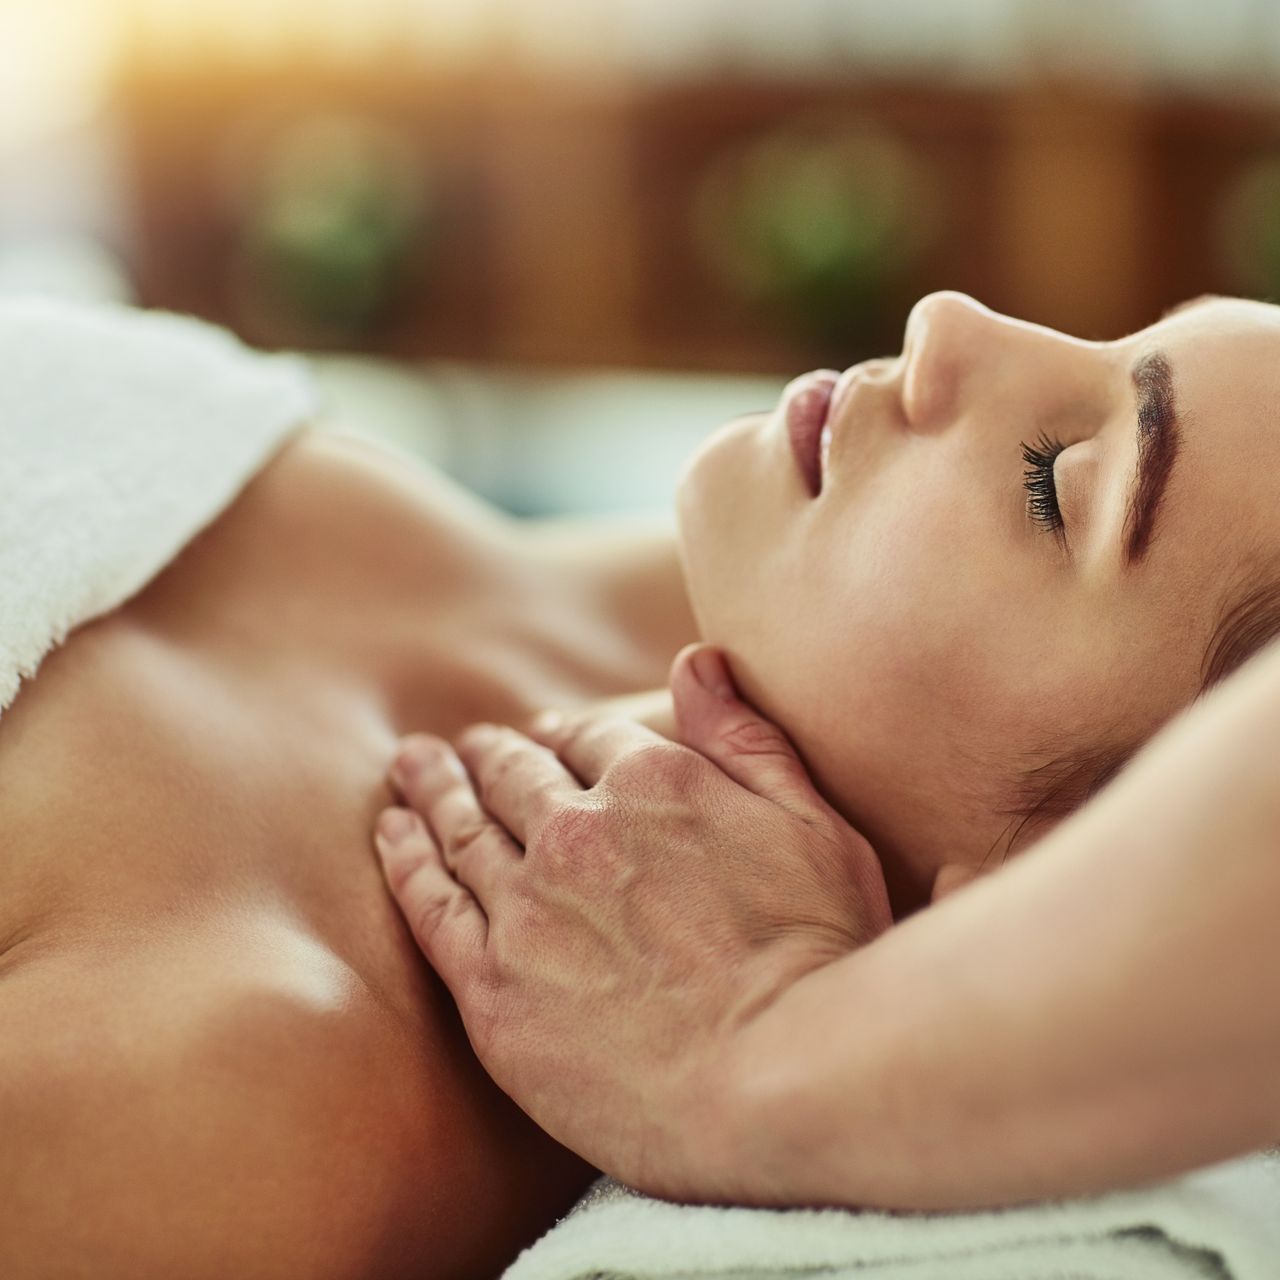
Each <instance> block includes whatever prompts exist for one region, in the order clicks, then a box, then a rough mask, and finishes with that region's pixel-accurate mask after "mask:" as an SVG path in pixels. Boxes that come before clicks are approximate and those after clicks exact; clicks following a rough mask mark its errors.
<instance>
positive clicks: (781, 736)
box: [671, 645, 830, 819]
mask: <svg viewBox="0 0 1280 1280" xmlns="http://www.w3.org/2000/svg"><path fill="white" fill-rule="evenodd" d="M671 696H672V699H673V701H674V704H675V712H676V729H677V732H678V734H679V737H680V741H681V742H683V743H684V744H685V746H687V747H692V748H693V749H694V750H695V751H699V752H701V753H702V754H703V755H704V756H707V757H708V758H709V759H711V760H712V761H714V762H715V763H716V764H717V765H718V766H719V767H720V768H721V769H722V770H723V771H724V772H725V773H727V774H728V775H729V777H731V778H732V779H733V780H734V781H735V782H737V783H738V784H739V785H740V786H743V787H746V788H747V790H748V791H752V792H754V793H755V794H756V795H758V796H762V797H763V798H764V799H766V800H772V801H773V802H774V803H775V804H779V805H781V806H783V807H784V808H786V809H787V810H789V811H790V812H793V813H795V814H796V815H797V816H799V817H803V818H806V819H808V818H811V817H813V816H815V815H816V814H819V813H821V814H823V815H825V814H827V813H828V812H829V811H830V808H829V806H828V805H827V802H826V801H825V800H824V799H823V798H822V797H821V795H819V794H818V791H817V789H816V788H815V787H814V785H813V783H812V781H810V778H809V774H808V771H807V770H806V769H805V767H804V764H803V762H802V761H801V760H800V757H799V756H798V755H797V754H796V751H795V748H794V747H793V746H792V745H791V742H790V739H788V737H787V735H786V734H785V733H783V732H782V730H781V729H779V728H778V726H777V725H776V724H774V723H773V722H772V721H771V720H766V719H765V718H764V717H763V716H762V715H761V714H760V713H759V712H758V711H756V709H755V708H754V707H752V706H750V705H749V704H747V703H746V702H743V701H742V699H741V698H740V697H739V696H738V691H737V688H736V687H735V685H734V683H733V677H732V675H731V674H730V673H729V667H728V664H727V663H726V662H725V660H724V656H723V655H722V654H721V653H720V652H719V650H717V649H713V648H712V647H711V646H710V645H690V646H689V647H688V648H686V649H682V650H681V651H680V653H679V654H677V655H676V660H675V662H674V663H673V664H672V667H671Z"/></svg>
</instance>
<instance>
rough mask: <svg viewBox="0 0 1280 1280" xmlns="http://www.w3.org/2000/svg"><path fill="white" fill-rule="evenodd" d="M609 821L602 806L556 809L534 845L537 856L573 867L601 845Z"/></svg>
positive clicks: (581, 803)
mask: <svg viewBox="0 0 1280 1280" xmlns="http://www.w3.org/2000/svg"><path fill="white" fill-rule="evenodd" d="M606 822H607V819H606V817H605V814H604V812H603V811H602V810H601V809H600V807H599V806H597V805H594V804H591V803H589V802H586V801H572V802H567V803H564V804H560V805H557V806H556V807H555V808H554V809H553V810H552V811H551V812H550V813H549V814H548V815H547V818H546V821H545V822H543V824H542V827H541V830H540V831H539V832H538V836H537V840H536V842H535V844H536V849H533V848H531V849H530V852H536V853H537V854H538V855H539V856H540V857H542V858H543V859H544V860H548V859H549V860H551V861H554V862H556V863H561V864H564V863H572V862H576V861H577V860H579V859H580V858H581V857H582V856H583V855H584V853H585V852H586V851H587V850H589V849H591V848H594V847H595V846H597V845H599V843H600V841H601V838H602V836H603V835H604V833H605V827H606Z"/></svg>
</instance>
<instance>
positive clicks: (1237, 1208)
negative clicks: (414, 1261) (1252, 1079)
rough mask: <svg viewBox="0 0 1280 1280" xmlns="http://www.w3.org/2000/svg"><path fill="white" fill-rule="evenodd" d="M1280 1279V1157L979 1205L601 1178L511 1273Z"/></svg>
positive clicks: (871, 1279)
mask: <svg viewBox="0 0 1280 1280" xmlns="http://www.w3.org/2000/svg"><path fill="white" fill-rule="evenodd" d="M819 1276H820V1277H822V1278H823V1280H839V1278H841V1277H847V1278H848V1280H1193V1278H1194V1280H1209V1278H1212V1280H1280V1158H1278V1157H1277V1156H1276V1154H1275V1153H1272V1154H1268V1155H1256V1156H1249V1157H1247V1158H1245V1159H1241V1160H1235V1161H1231V1162H1229V1163H1227V1164H1221V1165H1215V1166H1213V1167H1212V1168H1208V1169H1202V1170H1199V1171H1197V1172H1195V1173H1191V1174H1187V1175H1185V1176H1183V1177H1180V1178H1176V1179H1173V1180H1171V1181H1168V1182H1162V1183H1158V1184H1155V1185H1153V1186H1149V1187H1145V1188H1142V1189H1140V1190H1135V1191H1123V1192H1114V1193H1112V1194H1110V1195H1104V1196H1097V1197H1092V1198H1088V1199H1079V1200H1070V1201H1061V1202H1051V1203H1044V1204H1033V1205H1022V1206H1018V1207H1016V1208H1012V1209H1004V1210H1000V1211H998V1212H985V1213H937V1214H889V1213H879V1212H870V1211H866V1212H861V1213H852V1212H846V1211H843V1210H834V1209H824V1210H810V1209H789V1210H772V1209H732V1208H729V1209H725V1208H707V1207H698V1206H689V1205H677V1204H668V1203H665V1202H663V1201H659V1200H651V1199H648V1198H647V1197H644V1196H640V1195H637V1194H636V1193H635V1192H633V1191H630V1190H629V1189H627V1188H625V1187H621V1186H619V1185H618V1184H617V1183H615V1182H612V1181H610V1180H609V1179H602V1180H601V1181H600V1182H598V1183H597V1184H596V1185H595V1186H594V1187H593V1188H592V1189H591V1190H590V1191H588V1193H587V1194H586V1195H585V1196H584V1197H583V1198H582V1200H580V1201H579V1202H578V1204H577V1206H575V1208H574V1209H573V1211H572V1212H571V1213H570V1214H569V1216H568V1217H567V1218H565V1219H563V1220H562V1221H561V1222H560V1223H559V1224H558V1225H556V1226H555V1227H553V1228H552V1229H551V1231H549V1232H548V1233H547V1234H546V1235H545V1236H543V1237H542V1239H541V1240H539V1241H538V1242H537V1243H536V1244H535V1245H533V1246H532V1247H531V1248H529V1249H526V1250H525V1252H524V1253H523V1254H521V1256H520V1257H519V1258H518V1259H517V1260H516V1262H514V1263H513V1264H512V1265H511V1266H510V1267H509V1268H508V1269H507V1270H506V1272H505V1273H504V1274H503V1280H797V1278H799V1277H819Z"/></svg>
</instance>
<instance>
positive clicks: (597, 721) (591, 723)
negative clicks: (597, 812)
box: [530, 711, 667, 787]
mask: <svg viewBox="0 0 1280 1280" xmlns="http://www.w3.org/2000/svg"><path fill="white" fill-rule="evenodd" d="M530 734H531V735H532V736H533V737H534V738H535V739H536V740H537V741H538V742H541V743H543V744H544V745H545V746H547V747H548V748H549V749H550V750H552V751H554V752H555V754H556V755H557V756H559V757H560V759H561V760H562V761H564V763H565V764H566V765H567V766H568V767H569V768H570V769H571V770H572V771H573V773H574V775H575V776H576V777H577V778H578V780H579V781H580V782H581V783H582V785H583V786H584V787H594V786H595V785H596V783H598V782H599V781H600V779H601V778H602V777H604V775H605V772H606V770H608V768H609V767H610V766H611V765H614V764H617V763H618V761H619V760H621V759H622V758H623V757H624V756H626V755H628V754H629V753H630V752H632V751H635V750H636V749H637V748H639V747H645V746H649V745H651V744H653V743H655V742H666V741H667V740H666V738H664V737H663V736H662V735H661V734H659V733H654V731H653V730H652V729H649V728H646V727H645V726H644V725H642V724H639V723H637V722H636V721H635V720H627V719H624V718H623V717H621V716H597V715H564V714H562V713H560V712H557V711H548V712H544V713H543V714H542V715H540V716H539V717H538V718H537V719H536V720H535V721H534V722H533V725H532V727H531V729H530Z"/></svg>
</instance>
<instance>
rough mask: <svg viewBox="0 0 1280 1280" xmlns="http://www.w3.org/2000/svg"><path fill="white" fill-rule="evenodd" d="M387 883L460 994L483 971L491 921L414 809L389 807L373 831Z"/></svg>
mask: <svg viewBox="0 0 1280 1280" xmlns="http://www.w3.org/2000/svg"><path fill="white" fill-rule="evenodd" d="M374 843H375V845H376V846H377V849H378V855H379V857H380V858H381V859H382V870H383V874H384V875H385V876H386V879H387V885H388V887H389V888H390V890H391V894H392V897H394V898H395V900H396V903H397V905H398V906H399V908H400V911H401V913H402V914H403V915H404V918H405V922H406V924H408V926H409V929H410V931H411V932H412V933H413V936H414V939H415V941H416V942H417V944H418V946H419V947H420V948H421V949H422V952H423V954H424V955H425V956H426V957H427V959H428V960H429V961H430V962H431V967H432V968H433V969H435V971H436V972H437V973H438V974H439V975H440V976H441V978H443V979H444V981H445V984H446V985H447V986H448V987H449V989H450V990H451V991H452V992H453V993H454V995H455V997H458V998H459V1002H460V1003H461V992H462V991H463V989H464V988H465V985H466V982H467V979H468V977H469V976H474V975H476V974H477V973H478V972H479V971H480V967H481V962H482V961H483V959H484V954H485V947H486V945H487V943H488V938H489V924H488V920H487V919H486V917H485V914H484V912H483V911H481V909H480V905H479V903H477V902H476V900H475V898H474V897H473V896H472V895H471V894H470V893H469V892H468V891H467V889H466V888H465V887H464V886H463V885H460V884H459V883H458V882H457V881H456V880H455V879H454V878H453V877H452V876H451V875H450V874H449V872H448V869H447V868H446V867H445V865H444V862H443V860H442V859H441V856H440V849H439V846H438V845H437V844H436V843H435V841H434V840H432V838H431V835H430V833H429V832H428V831H427V829H426V827H425V826H424V825H423V822H422V819H421V818H419V817H418V816H417V814H415V813H413V812H412V811H411V810H409V809H386V810H384V811H383V813H382V815H381V816H380V817H379V819H378V826H377V830H376V833H375V835H374Z"/></svg>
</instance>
